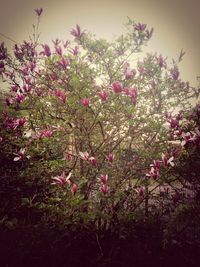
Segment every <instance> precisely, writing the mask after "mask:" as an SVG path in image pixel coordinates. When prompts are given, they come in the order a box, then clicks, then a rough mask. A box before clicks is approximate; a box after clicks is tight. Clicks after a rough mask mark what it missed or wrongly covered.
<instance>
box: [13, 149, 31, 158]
mask: <svg viewBox="0 0 200 267" xmlns="http://www.w3.org/2000/svg"><path fill="white" fill-rule="evenodd" d="M25 153H26V149H25V148H21V149H20V150H19V152H18V153H13V154H14V155H16V157H15V158H14V159H13V160H14V161H19V160H20V161H21V160H26V159H30V156H29V155H26V154H25Z"/></svg>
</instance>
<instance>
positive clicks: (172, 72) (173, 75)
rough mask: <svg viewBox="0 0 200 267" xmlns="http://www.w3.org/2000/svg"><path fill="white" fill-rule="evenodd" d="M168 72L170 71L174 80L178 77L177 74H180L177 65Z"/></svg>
mask: <svg viewBox="0 0 200 267" xmlns="http://www.w3.org/2000/svg"><path fill="white" fill-rule="evenodd" d="M170 73H171V76H172V78H173V79H174V80H175V81H176V80H177V79H178V77H179V74H180V72H179V70H178V68H177V67H174V68H173V69H172V70H171V71H170Z"/></svg>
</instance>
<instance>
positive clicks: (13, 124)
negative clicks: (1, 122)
mask: <svg viewBox="0 0 200 267" xmlns="http://www.w3.org/2000/svg"><path fill="white" fill-rule="evenodd" d="M25 123H26V118H24V117H23V118H19V119H14V118H12V117H7V116H6V117H5V125H6V127H7V128H9V129H11V130H15V129H17V128H18V129H19V128H22V127H23V126H24V124H25Z"/></svg>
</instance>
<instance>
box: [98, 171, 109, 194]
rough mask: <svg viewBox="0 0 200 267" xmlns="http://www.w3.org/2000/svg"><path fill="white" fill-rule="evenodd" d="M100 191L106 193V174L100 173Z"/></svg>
mask: <svg viewBox="0 0 200 267" xmlns="http://www.w3.org/2000/svg"><path fill="white" fill-rule="evenodd" d="M100 179H101V191H102V192H103V193H104V194H106V193H107V192H108V186H107V181H108V175H107V174H106V175H101V176H100Z"/></svg>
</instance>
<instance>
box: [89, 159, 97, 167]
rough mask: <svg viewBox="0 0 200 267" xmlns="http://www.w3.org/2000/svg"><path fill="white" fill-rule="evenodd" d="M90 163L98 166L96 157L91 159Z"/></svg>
mask: <svg viewBox="0 0 200 267" xmlns="http://www.w3.org/2000/svg"><path fill="white" fill-rule="evenodd" d="M88 161H89V162H90V163H91V164H92V165H93V166H96V165H97V160H96V159H95V158H94V157H89V159H88Z"/></svg>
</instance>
